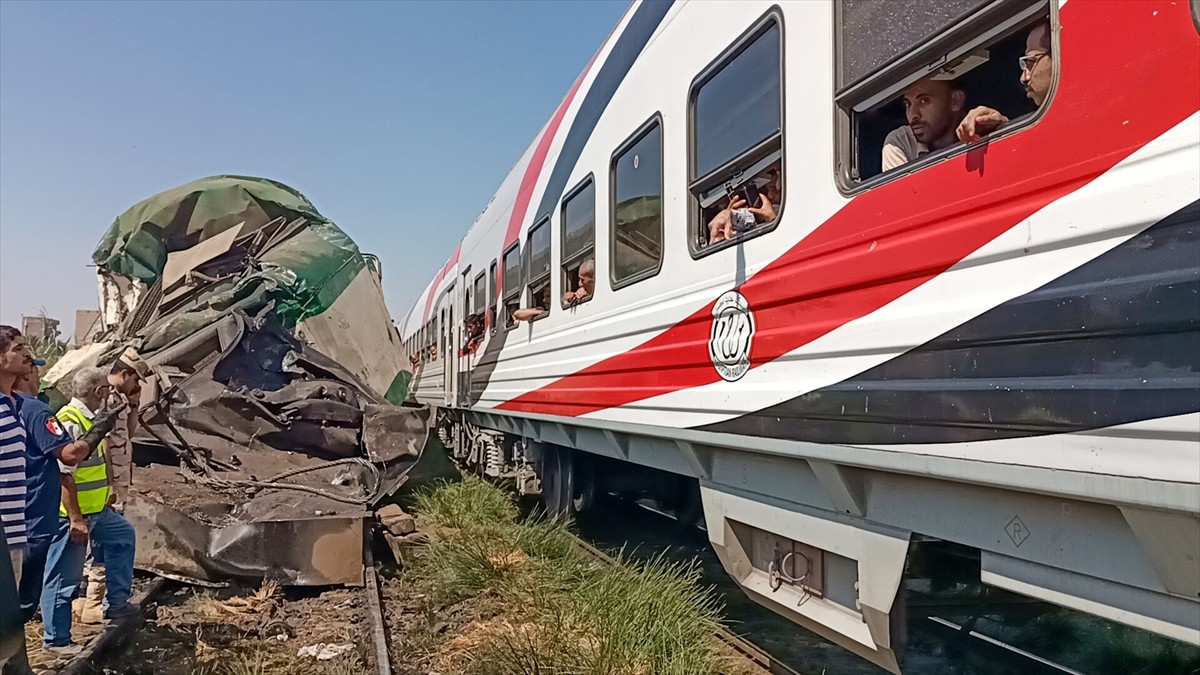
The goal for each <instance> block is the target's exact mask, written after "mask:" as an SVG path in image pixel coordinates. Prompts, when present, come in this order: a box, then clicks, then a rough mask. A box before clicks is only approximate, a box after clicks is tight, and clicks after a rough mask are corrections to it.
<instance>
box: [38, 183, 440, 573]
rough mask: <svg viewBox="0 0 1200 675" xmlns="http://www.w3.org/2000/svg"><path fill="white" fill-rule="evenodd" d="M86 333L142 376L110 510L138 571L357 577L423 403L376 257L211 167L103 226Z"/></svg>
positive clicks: (419, 427)
mask: <svg viewBox="0 0 1200 675" xmlns="http://www.w3.org/2000/svg"><path fill="white" fill-rule="evenodd" d="M93 258H94V261H95V263H96V265H97V267H98V277H99V294H100V302H101V315H102V317H101V320H102V321H103V324H104V335H103V338H102V341H100V342H97V343H95V344H93V345H89V346H88V347H85V348H83V349H80V350H76V351H75V352H72V353H69V354H68V355H66V356H65V357H64V358H63V360H62V361H61V362H60V363H59V364H58V365H57V366H56V367H55V368H54V369H53V370H52V371H51V372H50V373H49V374H48V379H49V380H50V381H52V382H55V381H59V382H64V383H66V382H69V378H67V377H66V375H68V374H69V373H70V372H72V371H74V370H75V369H76V368H78V367H80V366H83V365H88V364H93V363H102V362H107V361H108V360H109V359H111V358H112V356H114V355H115V354H116V353H117V352H118V351H119V350H120V349H124V348H125V347H127V346H133V347H134V348H136V349H137V350H138V351H139V353H140V354H141V356H142V359H143V360H144V362H145V363H146V365H147V366H148V367H149V370H150V373H151V374H150V377H148V379H147V381H146V383H145V384H144V385H143V391H142V399H141V402H142V405H141V407H140V409H139V411H138V417H139V420H140V424H139V425H138V427H137V429H136V430H135V432H134V441H135V442H134V444H133V448H134V457H133V459H134V464H135V466H134V468H133V470H132V476H133V478H132V486H131V489H130V490H129V492H130V495H129V497H128V499H127V501H126V507H125V515H126V517H127V518H129V519H130V521H131V522H132V523H133V524H134V526H135V527H136V528H137V530H138V555H137V565H138V566H139V567H141V568H143V569H149V570H151V571H155V572H157V573H160V574H164V575H168V576H180V577H185V578H188V579H193V580H200V581H203V580H210V581H211V580H218V579H221V578H225V577H267V578H273V579H277V580H280V581H283V582H285V583H292V584H302V585H310V584H313V585H315V584H329V583H357V582H358V581H359V580H360V579H361V565H362V553H361V552H362V542H363V536H364V533H363V522H364V518H365V516H366V515H367V514H368V512H369V510H370V508H371V507H372V506H373V505H374V504H375V503H377V502H378V501H379V500H380V499H381V498H382V497H383V496H385V495H388V494H390V493H392V492H394V491H395V490H396V488H397V487H399V485H400V484H401V483H402V482H403V481H404V478H405V476H406V474H407V472H408V470H409V469H410V468H411V467H412V465H413V464H414V463H415V462H416V460H417V459H418V458H419V457H420V453H421V449H422V448H423V447H424V444H425V441H426V437H427V431H428V426H429V421H430V419H429V418H430V411H429V409H428V408H426V407H423V406H418V405H415V404H411V403H405V399H406V398H407V397H408V383H409V380H410V378H411V371H410V369H409V365H408V359H407V355H406V354H405V353H404V350H403V346H402V344H401V341H400V340H399V337H398V335H397V332H396V330H395V327H394V326H393V324H392V321H391V318H390V316H389V314H388V311H387V306H386V304H385V302H384V297H383V291H382V287H381V285H380V278H381V269H380V265H379V262H378V260H377V259H375V258H373V257H372V256H368V255H363V254H362V253H360V252H359V250H358V247H357V246H356V245H355V244H354V242H353V241H352V240H351V239H350V238H349V237H348V236H347V235H346V234H345V233H344V232H343V231H342V230H340V229H339V228H338V227H337V226H336V225H334V224H333V223H332V222H331V221H329V220H328V219H326V218H325V217H323V216H322V215H321V214H320V213H319V212H318V211H317V210H316V208H315V207H314V206H313V205H312V203H310V202H309V201H308V200H307V199H306V198H305V197H304V196H303V195H301V194H300V193H299V192H296V191H295V190H293V189H291V188H289V187H287V186H285V185H283V184H281V183H277V182H275V181H271V180H267V179H263V178H251V177H242V176H215V177H212V178H205V179H202V180H198V181H194V182H192V183H188V184H186V185H183V186H180V187H177V188H175V189H172V190H168V191H166V192H163V193H161V194H159V195H156V196H154V197H151V198H150V199H147V200H145V201H143V202H141V203H139V204H137V205H135V206H134V207H132V208H131V209H129V210H128V211H126V212H125V213H123V214H122V215H121V216H120V217H118V218H117V220H116V222H114V223H113V225H112V227H110V228H109V230H108V232H107V233H106V234H105V236H104V238H103V239H102V240H101V242H100V244H99V246H98V247H97V249H96V251H95V253H94V255H93Z"/></svg>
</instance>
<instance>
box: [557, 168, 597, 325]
mask: <svg viewBox="0 0 1200 675" xmlns="http://www.w3.org/2000/svg"><path fill="white" fill-rule="evenodd" d="M581 272H582V276H583V280H582V282H581V281H580V273H581ZM562 274H563V276H562V279H563V298H562V306H563V308H564V309H565V308H567V307H570V306H571V305H577V304H579V303H581V302H587V301H588V300H591V299H592V296H593V295H594V294H595V293H596V182H595V181H594V180H593V179H592V177H591V176H588V177H587V178H585V179H583V182H582V183H580V184H579V185H578V186H576V187H574V188H572V189H571V191H570V192H568V193H567V196H566V197H564V198H563V203H562Z"/></svg>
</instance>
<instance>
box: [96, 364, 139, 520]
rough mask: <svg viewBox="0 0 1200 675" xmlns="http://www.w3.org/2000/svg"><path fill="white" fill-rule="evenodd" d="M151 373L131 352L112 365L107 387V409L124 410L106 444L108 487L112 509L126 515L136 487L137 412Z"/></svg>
mask: <svg viewBox="0 0 1200 675" xmlns="http://www.w3.org/2000/svg"><path fill="white" fill-rule="evenodd" d="M148 373H149V369H148V368H147V367H146V363H145V361H142V359H141V357H140V356H138V353H137V352H136V351H134V350H133V349H132V348H129V349H126V350H125V351H123V352H122V353H121V356H119V357H118V358H117V361H116V363H114V364H113V366H112V370H111V371H109V374H108V383H109V384H111V385H112V387H113V393H112V395H111V396H110V397H109V399H108V401H107V402H106V407H108V408H112V409H118V408H122V406H123V407H124V408H123V410H121V415H120V417H118V418H117V424H116V426H114V427H113V430H112V433H110V434H109V435H108V439H107V441H106V445H107V452H108V459H109V466H110V472H109V487H110V489H111V490H112V497H111V499H112V502H111V503H112V507H113V509H114V510H115V511H117V512H118V513H121V512H124V510H125V501H126V500H127V499H129V490H130V488H131V487H132V485H133V442H132V438H133V432H134V431H135V430H137V410H138V407H139V406H140V405H141V399H142V379H143V378H145V377H146V375H147V374H148Z"/></svg>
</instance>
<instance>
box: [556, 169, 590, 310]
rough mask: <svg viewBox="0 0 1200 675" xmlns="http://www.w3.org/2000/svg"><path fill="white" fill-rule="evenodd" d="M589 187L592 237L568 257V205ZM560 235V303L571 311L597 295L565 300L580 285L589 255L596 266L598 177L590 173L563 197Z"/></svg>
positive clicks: (560, 213) (560, 212) (560, 210)
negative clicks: (573, 272) (569, 291)
mask: <svg viewBox="0 0 1200 675" xmlns="http://www.w3.org/2000/svg"><path fill="white" fill-rule="evenodd" d="M589 187H590V188H592V236H591V239H590V241H589V242H588V244H587V245H586V246H584V247H583V248H581V249H580V250H579V251H577V252H575V253H573V254H571V255H570V256H569V257H568V255H567V204H568V203H570V202H571V200H573V199H575V198H576V197H578V196H580V195H581V194H583V192H584V191H585V190H587V189H588V188H589ZM559 233H560V240H561V241H560V244H559V261H560V262H559V269H560V270H561V272H562V274H561V277H562V288H563V292H562V293H561V294H560V295H559V303H560V304H561V306H562V308H563V309H569V308H571V307H578V306H579V305H582V304H584V303H585V302H588V301H589V300H591V299H592V298H593V297H594V296H595V293H594V292H593V293H592V295H589V296H587V297H586V298H585V299H583V300H580V301H578V302H567V301H566V299H565V298H566V295H567V289H568V287H573V286H574V285H577V284H578V283H579V282H578V280H579V267H580V266H581V265H583V261H584V260H587V257H588V255H589V254H590V255H591V258H592V264H593V265H595V263H596V176H595V174H593V173H589V174H588V175H587V176H585V177H584V179H583V180H581V181H579V182H578V183H576V184H575V187H573V188H571V189H570V190H568V191H567V193H566V194H565V195H563V198H562V201H561V202H560V203H559ZM572 269H574V271H575V277H574V279H575V283H574V284H572V277H571V271H572Z"/></svg>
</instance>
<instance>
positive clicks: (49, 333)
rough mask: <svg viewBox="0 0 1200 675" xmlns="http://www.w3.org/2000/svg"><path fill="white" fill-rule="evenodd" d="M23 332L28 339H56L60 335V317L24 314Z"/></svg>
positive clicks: (22, 320) (22, 319)
mask: <svg viewBox="0 0 1200 675" xmlns="http://www.w3.org/2000/svg"><path fill="white" fill-rule="evenodd" d="M21 334H22V335H24V336H25V339H26V340H54V339H56V338H57V337H58V319H51V318H50V317H48V316H23V317H21Z"/></svg>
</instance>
